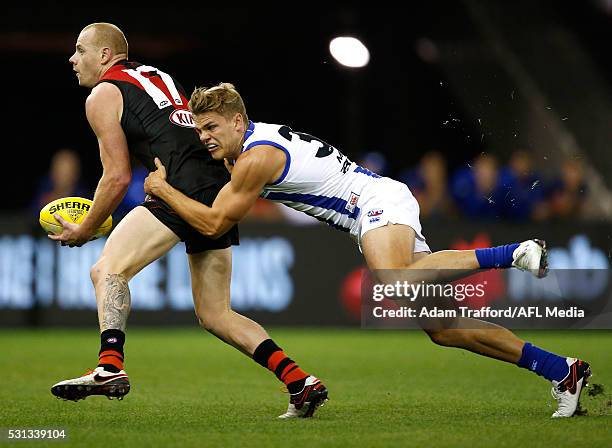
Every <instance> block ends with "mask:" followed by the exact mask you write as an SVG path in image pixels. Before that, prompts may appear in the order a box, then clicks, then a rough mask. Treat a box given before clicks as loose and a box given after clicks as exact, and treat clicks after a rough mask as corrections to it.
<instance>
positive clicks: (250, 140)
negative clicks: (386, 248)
mask: <svg viewBox="0 0 612 448" xmlns="http://www.w3.org/2000/svg"><path fill="white" fill-rule="evenodd" d="M258 145H270V146H274V147H276V148H278V149H281V150H282V151H284V152H285V154H286V156H287V162H286V165H285V169H284V170H283V173H282V174H281V176H280V177H279V178H278V179H277V180H276V181H275V182H274V183H273V184H268V185H266V186H265V187H264V189H263V192H262V193H261V197H262V198H265V199H269V200H271V201H275V202H280V203H283V204H285V205H287V206H289V207H291V208H293V209H295V210H299V211H301V212H304V213H306V214H308V215H310V216H312V217H314V218H316V219H318V220H319V221H323V222H325V223H327V224H329V225H330V226H332V227H334V228H336V229H338V230H342V231H345V232H348V231H350V230H351V228H352V227H353V226H354V225H355V223H356V221H357V219H358V217H359V213H360V209H359V198H360V196H361V194H362V191H363V189H364V188H365V187H366V186H367V185H369V184H371V183H372V182H376V181H377V180H378V179H381V176H379V175H378V174H375V173H373V172H371V171H369V170H367V169H365V168H362V167H360V166H359V165H357V164H356V163H354V162H351V161H350V160H349V159H348V158H347V157H346V156H345V155H344V154H342V153H341V152H340V151H339V150H338V149H336V148H334V147H333V146H331V145H329V144H327V143H325V142H324V141H322V140H319V139H318V138H316V137H313V136H312V135H309V134H304V133H302V132H295V131H293V130H291V128H289V127H288V126H283V125H277V124H267V123H253V122H250V123H249V128H248V130H247V131H246V134H245V139H244V144H243V147H242V152H245V151H248V150H249V149H251V148H253V147H254V146H258Z"/></svg>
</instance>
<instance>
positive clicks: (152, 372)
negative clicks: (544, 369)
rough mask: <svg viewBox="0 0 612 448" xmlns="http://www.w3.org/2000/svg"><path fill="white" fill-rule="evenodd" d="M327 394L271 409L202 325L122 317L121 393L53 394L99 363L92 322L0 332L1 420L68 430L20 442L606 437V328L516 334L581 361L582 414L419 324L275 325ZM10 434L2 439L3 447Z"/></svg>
mask: <svg viewBox="0 0 612 448" xmlns="http://www.w3.org/2000/svg"><path fill="white" fill-rule="evenodd" d="M270 333H271V335H272V337H273V338H274V339H275V340H276V341H277V342H278V344H279V345H281V346H282V347H283V348H284V349H285V351H286V352H287V353H288V354H289V355H290V356H292V357H293V358H294V359H295V360H296V361H297V362H298V363H300V364H301V365H302V366H303V367H304V369H305V370H307V371H310V372H312V373H314V374H316V375H317V376H319V377H320V378H322V379H323V380H324V382H325V384H326V385H327V387H328V388H329V390H330V398H331V400H330V401H329V402H328V403H327V405H326V406H325V407H323V408H321V409H320V410H319V411H318V412H317V414H315V418H314V419H310V420H292V421H279V420H277V419H276V418H275V417H276V416H277V415H278V414H280V413H282V412H284V410H285V408H286V406H287V400H288V398H287V395H286V394H285V393H282V392H281V391H280V385H281V384H280V383H278V382H277V380H276V378H274V377H273V375H271V374H270V373H269V372H267V371H266V370H264V369H262V368H261V367H260V366H258V365H257V364H255V363H254V362H253V361H251V360H249V359H248V358H246V357H245V356H244V355H241V354H240V353H238V352H237V351H235V350H233V349H232V348H230V347H228V346H226V345H225V344H223V343H221V342H220V341H219V340H217V339H216V338H214V337H212V336H210V335H208V334H206V333H204V332H202V331H199V330H198V329H195V328H194V329H172V328H169V329H140V328H134V329H129V331H128V339H127V345H126V360H127V364H126V367H127V371H128V373H129V374H130V379H131V382H132V391H131V392H130V394H129V395H128V396H127V397H126V398H125V400H124V401H108V400H107V399H106V398H104V397H90V398H88V399H87V400H85V401H80V402H78V403H74V402H64V401H61V400H57V399H56V398H54V397H53V396H52V395H51V393H50V392H49V388H50V386H51V385H52V384H53V383H55V382H56V381H58V380H60V379H65V378H67V377H71V376H77V375H78V374H81V373H84V369H85V368H86V367H95V360H96V354H97V345H98V341H99V338H98V336H97V334H96V333H95V331H93V330H89V331H84V330H34V331H28V330H2V331H0V353H1V354H2V356H0V367H1V372H2V386H1V388H0V403H1V404H2V405H1V406H0V428H3V429H5V430H6V429H7V428H33V427H38V428H50V427H53V428H56V427H57V428H60V427H61V428H66V430H67V433H68V439H67V440H65V441H63V442H48V443H46V442H41V441H31V442H18V443H16V445H17V446H38V447H40V446H45V445H52V446H79V447H98V446H103V447H113V448H115V447H120V446H133V447H141V446H142V447H145V446H146V447H154V446H160V447H161V446H164V447H166V446H181V447H185V446H223V447H226V446H242V447H245V446H257V447H259V446H279V447H280V446H292V447H298V446H342V447H347V446H351V447H352V446H368V447H369V446H419V447H421V446H432V447H438V446H448V447H457V446H471V447H491V446H495V447H506V446H508V447H510V446H520V447H525V446H542V447H546V446H551V447H560V446H588V447H589V448H594V447H598V446H601V447H603V446H606V447H609V446H611V445H612V416H611V415H612V410H611V408H610V405H609V403H606V402H607V401H608V400H610V399H612V397H611V394H610V392H612V387H611V386H612V354H611V353H612V352H611V349H610V348H611V347H612V332H583V333H578V332H533V333H520V335H521V336H522V337H524V338H526V339H527V340H529V341H531V342H533V343H535V344H537V345H540V346H542V347H545V348H548V349H550V350H553V351H557V352H559V353H564V354H580V355H581V356H583V357H584V358H585V359H587V360H588V361H590V363H591V365H592V367H593V371H594V377H593V378H592V381H591V382H592V383H601V384H603V385H604V386H607V388H606V393H605V394H604V395H603V396H602V395H600V396H599V397H596V398H591V397H588V396H587V394H586V393H585V394H583V399H582V405H583V407H584V408H587V410H588V415H587V416H584V417H575V418H572V419H564V420H551V419H550V418H549V417H550V414H551V413H552V412H553V409H554V407H553V404H554V403H553V401H552V398H551V397H550V393H549V384H548V383H547V382H546V381H545V380H543V379H542V378H540V377H536V376H535V375H534V374H532V373H529V372H527V371H524V370H521V369H518V368H516V367H515V366H512V365H508V364H503V363H500V362H496V361H493V360H490V359H486V358H482V357H478V356H476V355H473V354H470V353H467V352H463V351H460V350H454V349H448V348H440V347H437V346H434V345H433V344H432V343H430V342H429V340H428V339H427V337H426V336H425V335H424V334H422V333H420V332H391V331H377V332H374V331H360V330H329V329H314V328H313V329H273V330H272V331H271V332H270ZM2 445H4V446H6V443H5V442H4V443H3V441H0V446H2Z"/></svg>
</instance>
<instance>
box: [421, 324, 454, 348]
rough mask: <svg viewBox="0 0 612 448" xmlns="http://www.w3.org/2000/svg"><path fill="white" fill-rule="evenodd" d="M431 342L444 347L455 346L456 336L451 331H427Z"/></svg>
mask: <svg viewBox="0 0 612 448" xmlns="http://www.w3.org/2000/svg"><path fill="white" fill-rule="evenodd" d="M425 332H426V333H427V335H428V336H429V339H431V342H433V343H434V344H436V345H440V346H442V347H453V346H455V340H456V335H455V334H454V332H452V331H450V330H449V329H446V328H443V329H440V330H425Z"/></svg>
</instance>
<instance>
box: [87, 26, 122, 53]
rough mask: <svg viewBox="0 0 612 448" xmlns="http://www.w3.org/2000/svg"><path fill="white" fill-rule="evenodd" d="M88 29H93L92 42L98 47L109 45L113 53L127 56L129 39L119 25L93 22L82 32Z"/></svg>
mask: <svg viewBox="0 0 612 448" xmlns="http://www.w3.org/2000/svg"><path fill="white" fill-rule="evenodd" d="M87 30H93V34H92V37H91V43H92V45H94V46H95V47H96V48H104V47H108V48H110V50H111V51H112V53H113V55H118V54H125V55H126V57H127V54H128V43H127V39H126V38H125V34H123V31H121V30H120V29H119V27H118V26H116V25H113V24H112V23H105V22H99V23H92V24H90V25H87V26H86V27H85V28H83V30H82V31H81V34H83V33H84V32H85V31H87Z"/></svg>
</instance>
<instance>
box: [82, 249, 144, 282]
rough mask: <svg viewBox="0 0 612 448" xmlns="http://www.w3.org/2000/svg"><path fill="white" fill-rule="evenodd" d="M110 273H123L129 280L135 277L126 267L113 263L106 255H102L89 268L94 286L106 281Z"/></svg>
mask: <svg viewBox="0 0 612 448" xmlns="http://www.w3.org/2000/svg"><path fill="white" fill-rule="evenodd" d="M109 274H118V275H121V276H122V277H124V278H125V279H126V280H127V281H129V280H130V279H131V278H132V277H133V275H130V274H129V273H128V272H127V271H126V269H125V268H123V267H120V266H118V265H115V264H113V263H112V262H110V260H109V259H108V258H107V257H105V256H104V255H103V256H101V257H100V258H99V259H98V261H96V262H95V263H94V265H93V266H92V267H91V269H90V270H89V276H90V277H91V281H92V282H93V284H94V286H95V285H97V284H98V283H99V282H101V281H104V279H106V277H107V276H108V275H109Z"/></svg>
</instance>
